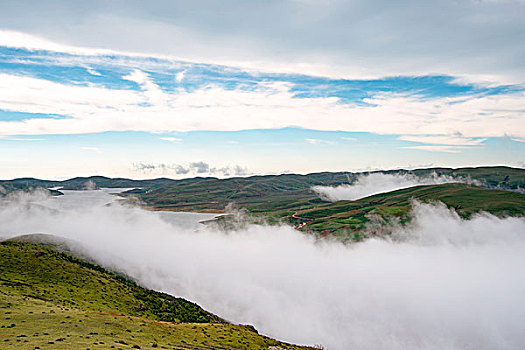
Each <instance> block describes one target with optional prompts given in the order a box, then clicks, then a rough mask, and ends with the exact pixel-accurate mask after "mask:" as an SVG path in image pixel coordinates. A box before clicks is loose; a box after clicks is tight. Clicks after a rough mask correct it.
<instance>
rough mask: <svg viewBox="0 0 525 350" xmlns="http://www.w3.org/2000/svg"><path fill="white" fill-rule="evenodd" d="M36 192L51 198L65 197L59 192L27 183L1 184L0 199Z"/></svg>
mask: <svg viewBox="0 0 525 350" xmlns="http://www.w3.org/2000/svg"><path fill="white" fill-rule="evenodd" d="M35 190H39V191H42V192H44V193H47V194H49V195H51V196H61V195H63V193H62V192H60V191H57V190H49V189H47V188H44V187H41V186H37V185H30V184H25V183H2V184H0V197H5V196H7V195H9V194H10V193H13V192H18V191H21V192H33V191H35Z"/></svg>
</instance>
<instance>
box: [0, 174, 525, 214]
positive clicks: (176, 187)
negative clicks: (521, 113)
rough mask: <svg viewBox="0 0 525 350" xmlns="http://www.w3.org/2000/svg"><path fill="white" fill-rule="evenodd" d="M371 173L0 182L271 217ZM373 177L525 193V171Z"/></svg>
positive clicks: (175, 207)
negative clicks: (111, 191) (447, 180)
mask: <svg viewBox="0 0 525 350" xmlns="http://www.w3.org/2000/svg"><path fill="white" fill-rule="evenodd" d="M369 173H370V172H363V173H351V172H322V173H312V174H307V175H298V174H283V175H267V176H250V177H238V178H229V179H217V178H213V177H207V178H202V177H195V178H190V179H182V180H173V179H168V178H158V179H151V180H131V179H123V178H108V177H104V176H91V177H77V178H73V179H69V180H64V181H50V180H39V179H34V178H22V179H14V180H8V181H0V185H2V186H11V185H25V186H39V187H44V188H45V187H57V186H61V187H63V188H64V189H76V190H82V189H85V188H86V185H87V184H88V183H89V184H90V185H92V186H94V187H98V188H100V187H110V188H115V187H121V188H126V187H136V188H139V189H136V190H132V191H129V192H128V194H129V195H135V196H138V197H139V198H140V199H141V200H142V201H144V202H145V203H146V204H147V205H148V206H150V207H152V208H155V209H162V210H176V211H185V210H187V211H198V210H215V211H220V210H224V208H225V207H226V206H227V205H228V204H230V203H235V204H236V205H238V206H239V207H243V208H247V209H249V210H251V211H267V210H275V209H279V208H280V209H286V208H291V207H296V206H297V205H298V204H299V203H302V202H305V201H312V203H314V204H315V203H320V202H322V201H321V200H320V199H319V198H318V196H317V195H316V194H315V193H313V192H312V191H311V187H312V186H316V185H321V186H336V185H340V184H349V183H352V182H353V181H355V180H356V178H357V177H358V176H359V175H363V174H369ZM373 173H385V174H413V175H417V176H425V175H430V174H433V173H436V174H438V175H448V176H453V177H462V178H467V177H468V178H471V179H472V180H478V181H480V182H481V185H482V186H484V187H488V188H499V189H504V190H512V191H516V190H518V189H524V188H525V169H517V168H509V167H477V168H459V169H452V168H428V169H416V170H402V169H401V170H388V171H375V172H373Z"/></svg>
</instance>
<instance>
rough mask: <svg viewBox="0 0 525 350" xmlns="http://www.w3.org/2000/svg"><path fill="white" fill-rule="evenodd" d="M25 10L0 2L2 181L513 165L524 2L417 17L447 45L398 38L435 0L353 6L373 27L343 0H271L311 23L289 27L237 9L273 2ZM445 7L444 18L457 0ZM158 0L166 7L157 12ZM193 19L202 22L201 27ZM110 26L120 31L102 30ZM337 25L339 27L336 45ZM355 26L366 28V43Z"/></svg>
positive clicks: (519, 138) (520, 147) (518, 152)
mask: <svg viewBox="0 0 525 350" xmlns="http://www.w3.org/2000/svg"><path fill="white" fill-rule="evenodd" d="M30 3H31V2H28V1H22V2H10V1H7V2H6V3H5V4H2V5H0V10H4V11H0V12H1V13H3V14H0V18H1V17H2V16H4V18H3V20H2V23H3V24H2V26H0V171H1V172H0V178H13V177H21V176H35V177H46V178H66V177H72V176H79V175H93V174H101V175H108V176H126V177H133V178H144V177H156V176H169V177H174V178H180V177H188V176H195V175H200V176H203V175H205V176H218V177H224V176H236V175H240V176H245V175H249V174H270V173H282V172H299V173H307V172H316V171H338V170H350V171H353V170H355V171H357V170H368V169H380V168H381V169H390V168H400V167H405V168H413V167H424V166H452V167H460V166H476V165H495V164H505V165H510V166H524V165H525V163H524V162H525V159H524V154H525V117H524V113H525V85H524V82H525V75H524V73H523V69H522V68H523V67H522V66H523V65H522V64H516V62H515V59H516V56H517V57H523V50H522V46H523V45H520V41H515V40H512V39H513V38H516V37H518V34H519V33H522V32H523V30H524V27H525V26H524V25H523V23H521V22H519V21H517V20H516V17H515V14H514V12H515V11H516V10H518V9H521V8H524V6H523V3H522V2H519V1H517V2H514V1H502V2H501V3H500V4H496V5H495V4H494V3H491V4H487V3H485V2H472V4H471V5H469V6H470V7H469V8H468V9H465V8H463V7H462V11H467V10H469V11H470V12H465V14H467V13H468V15H466V16H465V17H463V18H455V17H454V16H452V17H451V18H449V19H447V21H449V22H450V23H449V24H450V27H452V28H454V26H457V28H461V29H460V30H459V31H458V32H457V33H456V34H457V35H456V36H455V37H454V36H452V33H451V32H449V30H450V28H448V27H447V26H443V25H442V26H441V27H440V28H441V29H439V30H438V29H437V28H438V27H437V25H438V23H436V24H435V25H436V27H432V25H431V23H430V24H428V23H413V26H414V27H413V28H412V29H413V30H415V31H417V30H422V31H423V33H425V31H427V32H426V34H427V37H426V38H427V39H428V40H430V41H431V42H434V43H435V44H436V45H437V44H441V45H442V46H443V48H447V47H448V48H449V49H450V50H452V49H454V50H455V51H452V54H451V53H450V52H451V51H450V50H449V52H448V53H444V52H442V51H443V50H436V48H435V47H430V46H428V44H429V43H426V44H425V45H421V42H419V43H418V41H417V40H418V39H421V38H420V37H419V36H418V35H416V34H417V33H416V34H414V33H412V32H410V35H408V34H407V35H406V36H404V37H402V36H401V34H403V33H405V34H406V33H408V32H407V30H408V29H410V28H409V27H404V26H406V21H405V22H403V21H401V20H403V19H405V20H406V19H407V18H404V16H408V14H410V13H412V14H413V15H415V14H418V13H419V14H420V15H425V16H430V17H429V18H430V20H429V21H430V22H433V21H438V20H440V18H441V17H440V14H439V13H437V14H436V15H435V16H434V15H432V11H434V12H436V11H437V10H436V8H435V7H436V5H435V4H432V3H429V4H430V5H428V6H427V7H428V8H426V7H423V8H420V7H417V6H415V7H414V6H412V5H411V4H407V5H406V6H407V8H406V10H407V11H401V12H400V11H399V9H396V8H389V6H387V5H385V3H383V2H376V4H375V6H376V7H375V8H374V7H373V6H372V7H370V6H371V5H368V4H365V3H360V2H355V3H360V4H361V5H360V7H359V6H358V7H359V10H360V11H362V12H363V15H366V14H368V15H369V16H372V17H370V18H375V17H374V16H378V15H381V16H383V17H382V18H384V19H385V21H386V22H385V23H387V24H388V25H386V24H385V28H383V29H382V30H379V29H377V28H375V27H374V28H375V29H374V31H375V32H374V33H372V32H371V31H370V30H371V29H370V28H372V27H371V24H370V23H368V21H367V20H366V19H367V18H368V17H366V16H365V17H363V18H361V19H356V20H355V21H354V22H355V23H354V22H352V25H350V26H349V24H348V23H347V21H345V20H344V18H343V19H341V18H339V17H338V16H337V11H336V10H337V9H339V10H341V9H342V10H348V8H347V7H348V6H349V5H348V6H347V5H344V6H343V4H342V3H340V2H338V1H335V2H333V3H331V4H330V5H328V4H327V5H326V7H327V9H325V8H324V10H323V11H325V12H326V13H324V15H323V14H319V15H316V14H315V13H314V12H312V11H313V9H312V8H314V9H315V6H317V5H315V4H314V3H316V2H308V1H305V2H297V1H291V2H290V3H291V4H288V2H283V4H284V3H286V4H287V5H286V6H288V5H289V6H292V8H293V9H294V11H303V12H302V13H303V14H304V16H306V17H308V16H310V17H311V16H313V17H312V18H310V19H308V21H306V19H307V18H303V16H300V17H299V18H300V19H301V21H302V20H304V21H306V22H307V23H306V22H305V23H302V22H301V21H299V20H298V17H296V12H294V11H291V10H290V11H291V12H290V13H289V14H282V16H281V17H282V18H281V17H280V16H278V19H277V22H276V23H265V24H264V25H265V27H264V28H255V27H252V26H251V25H250V24H249V23H246V22H244V21H243V20H241V18H245V17H250V16H253V15H254V14H253V11H255V10H260V11H263V12H264V11H267V12H268V13H271V11H277V8H275V6H277V5H275V4H274V3H272V2H266V4H264V3H258V2H254V3H257V5H256V6H255V7H258V6H261V7H260V8H259V9H253V8H248V9H243V8H242V6H241V7H232V8H231V9H230V10H229V11H228V4H229V3H230V2H227V4H226V5H225V6H226V7H225V11H226V12H227V15H225V16H226V17H227V18H224V21H223V22H221V21H218V19H217V18H215V16H216V15H214V14H211V13H209V12H208V11H207V10H205V9H203V8H202V7H199V6H206V4H199V3H200V2H197V3H196V4H193V5H187V6H182V7H181V5H180V4H179V5H177V6H175V7H176V8H173V6H171V5H170V4H169V3H164V2H162V1H157V2H153V6H152V8H142V7H141V6H142V5H140V3H138V2H130V3H131V4H132V5H131V6H130V8H131V9H128V10H126V11H124V10H123V9H121V8H119V7H118V6H116V7H114V8H111V9H108V8H107V7H105V5H104V4H103V3H99V2H94V3H93V5H92V7H90V6H87V7H86V8H84V9H72V8H69V7H68V6H67V5H65V3H63V2H61V1H57V2H56V3H53V5H51V7H53V6H55V7H56V8H55V10H54V11H49V12H48V16H49V18H47V20H43V19H42V18H41V17H37V13H35V9H34V8H33V7H31V6H30ZM203 3H207V2H203ZM233 3H235V2H232V6H233ZM372 3H373V2H372ZM498 3H499V2H498ZM272 4H273V5H272ZM443 4H445V5H446V6H445V7H443V8H439V9H440V10H441V11H444V10H446V9H447V8H449V7H450V6H456V5H454V4H453V3H448V2H443ZM274 5H275V6H274ZM353 5H355V4H353ZM353 5H352V6H353ZM35 6H36V8H38V6H39V5H37V4H36V5H35ZM162 6H165V9H166V11H167V13H170V11H172V15H173V16H167V15H166V16H162V15H161V12H159V11H160V9H162V8H163V7H162ZM272 6H274V7H272ZM279 6H284V5H279ZM286 6H284V7H283V8H282V9H281V10H282V11H285V12H286V11H287V10H289V9H288V7H286ZM345 6H346V7H345ZM352 6H350V7H352ZM355 6H357V5H355ZM355 6H354V7H355ZM2 7H3V8H2ZM354 7H352V8H354ZM433 7H434V8H433ZM438 7H439V6H438ZM374 10H375V12H374ZM304 11H306V12H304ZM411 11H412V12H411ZM9 14H11V16H9ZM15 14H16V16H19V17H18V20H15V19H13V18H12V16H14V15H15ZM59 14H69V15H70V17H71V18H77V19H78V23H72V22H71V20H70V19H67V18H66V17H63V16H59ZM196 14H199V15H201V16H205V17H206V16H208V17H209V23H206V24H202V25H198V24H197V22H195V21H196V18H194V16H196ZM316 16H320V17H316ZM469 16H470V17H469ZM8 17H9V18H8ZM208 17H206V18H208ZM434 17H436V18H434ZM308 18H309V17H308ZM23 19H25V21H24V20H23ZM30 19H32V20H33V22H31V23H32V24H27V23H29V22H28V20H30ZM396 19H397V20H400V21H398V22H396ZM473 19H476V21H477V22H476V21H474V20H473ZM501 19H505V20H506V22H505V24H502V23H503V22H501V23H500V25H496V24H498V23H499V22H498V21H499V20H501ZM115 21H117V22H119V23H122V24H126V26H127V28H130V30H129V32H118V30H117V32H115V28H113V27H112V25H113V24H112V23H114V22H115ZM298 21H299V22H298ZM479 21H481V24H480V23H478V22H479ZM214 23H215V24H214ZM396 23H397V24H396ZM228 24H229V25H228ZM328 24H330V25H328ZM482 24H484V25H485V26H487V25H488V26H491V25H493V26H494V30H495V31H499V33H500V34H502V35H503V34H505V35H506V36H505V38H503V36H501V35H500V36H498V35H496V34H497V33H492V35H490V36H488V37H486V38H485V46H486V47H482V46H481V45H480V43H479V42H478V40H479V39H477V37H476V36H477V35H478V34H479V26H481V25H482ZM312 26H313V27H314V29H315V28H318V32H316V34H315V35H317V36H319V38H318V39H319V40H318V41H313V39H312V38H311V37H310V36H311V35H314V34H312V33H313V32H312V30H313V29H312V28H311V27H312ZM89 27H91V28H95V27H96V28H97V29H98V30H97V33H99V36H91V35H94V34H89V35H88V34H87V33H88V31H87V28H89ZM59 28H62V29H64V28H66V29H70V30H66V31H60V30H59ZM152 28H153V29H152ZM155 28H156V29H155ZM159 28H164V31H163V32H162V35H159V32H158V30H159ZM239 28H244V30H245V32H244V34H243V35H242V38H240V37H239V34H238V32H237V31H236V30H235V29H239ZM139 29H140V30H141V31H139ZM279 30H281V31H282V32H281V34H282V35H281V36H282V37H283V38H281V36H279ZM341 30H350V31H351V32H350V34H348V35H347V36H346V37H344V38H342V39H346V41H345V40H343V41H340V42H339V45H335V42H332V41H333V40H334V37H341V33H340V31H341ZM431 30H438V31H437V34H441V36H440V35H436V33H435V32H431ZM268 31H269V32H275V33H274V37H273V39H275V40H274V41H272V40H270V39H272V37H268V33H267V32H268ZM363 32H368V33H369V34H370V35H371V34H374V35H375V36H374V37H373V38H371V39H370V42H369V46H367V45H366V42H363V41H362V40H361V38H359V34H360V33H361V34H362V33H363ZM104 33H105V34H107V35H105V36H104V35H100V34H104ZM137 33H140V35H139V36H137V35H138V34H137ZM169 33H171V34H172V36H171V37H170V38H171V39H166V37H167V34H169ZM177 33H178V34H177ZM180 33H184V34H185V35H180ZM420 34H421V33H420ZM330 35H331V36H330ZM345 35H346V34H345ZM396 35H399V37H397V36H396ZM306 36H308V38H306ZM376 36H378V37H376ZM443 37H447V38H449V39H450V40H452V42H447V43H446V44H444V43H442V39H443ZM132 38H135V39H136V41H135V42H132V40H131V39H132ZM381 38H383V39H382V40H381ZM454 38H456V39H454ZM468 38H471V40H470V41H468V40H467V39H468ZM212 39H213V40H212ZM292 39H295V41H294V40H292ZM301 39H303V41H304V40H307V41H309V42H310V43H311V45H310V46H309V47H308V46H304V45H302V44H300V43H299V44H296V42H301ZM281 40H282V43H281V44H279V42H280V41H281ZM323 40H324V41H323ZM519 40H521V41H522V39H519ZM210 41H213V42H214V43H213V44H211V43H210ZM502 41H504V43H502ZM137 42H138V43H142V44H143V45H142V46H140V45H137ZM221 43H222V44H221ZM256 44H258V45H256ZM461 44H463V46H461ZM521 44H522V42H521ZM294 45H295V46H294ZM378 45H379V47H377V46H378ZM254 46H257V50H252V49H253V47H254ZM290 46H291V47H290ZM372 46H373V47H372ZM195 47H197V49H195ZM177 48H178V50H176V49H177ZM206 48H207V49H206ZM379 48H382V50H383V51H382V53H381V54H378V52H377V50H378V49H379ZM503 48H505V49H503ZM454 52H455V54H454ZM447 55H448V56H447ZM469 58H470V62H471V64H468V62H469ZM523 58H524V59H525V57H523ZM444 60H445V62H447V64H444ZM497 60H499V61H498V64H497V65H495V64H494V62H495V61H497ZM483 62H485V63H483Z"/></svg>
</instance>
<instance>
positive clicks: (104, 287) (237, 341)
mask: <svg viewBox="0 0 525 350" xmlns="http://www.w3.org/2000/svg"><path fill="white" fill-rule="evenodd" d="M0 339H1V340H2V342H1V344H0V347H1V348H2V349H109V348H115V349H152V348H161V349H268V347H269V346H279V347H281V348H283V349H299V348H304V347H297V346H293V345H289V344H285V343H282V342H278V341H275V340H272V339H270V338H268V337H264V336H261V335H259V334H258V333H257V332H256V331H255V330H254V329H253V327H250V326H242V325H233V324H230V323H228V322H226V321H224V320H222V319H220V318H219V317H217V316H215V315H213V314H211V313H209V312H206V311H204V310H203V309H202V308H200V307H199V306H198V305H196V304H194V303H191V302H189V301H187V300H184V299H181V298H175V297H172V296H169V295H167V294H163V293H158V292H154V291H151V290H148V289H145V288H142V287H140V286H138V285H137V284H135V283H133V282H132V281H130V280H128V279H126V278H124V277H122V276H119V275H117V274H114V273H111V272H108V271H106V270H104V269H103V268H101V267H100V266H97V265H94V264H91V263H89V262H86V261H84V260H81V259H78V258H76V257H74V256H72V255H70V254H68V253H66V252H61V251H57V250H56V249H55V248H54V247H52V246H50V245H43V244H35V243H29V242H20V241H4V242H1V243H0Z"/></svg>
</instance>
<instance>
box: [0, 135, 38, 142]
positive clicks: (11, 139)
mask: <svg viewBox="0 0 525 350" xmlns="http://www.w3.org/2000/svg"><path fill="white" fill-rule="evenodd" d="M0 140H8V141H45V140H46V139H41V138H28V137H8V136H0Z"/></svg>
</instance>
